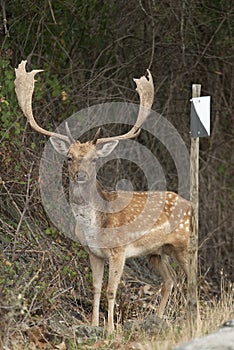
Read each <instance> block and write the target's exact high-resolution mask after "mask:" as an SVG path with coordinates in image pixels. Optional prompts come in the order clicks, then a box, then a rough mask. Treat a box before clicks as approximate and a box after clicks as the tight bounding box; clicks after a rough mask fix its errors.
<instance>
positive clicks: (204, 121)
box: [190, 96, 210, 137]
mask: <svg viewBox="0 0 234 350" xmlns="http://www.w3.org/2000/svg"><path fill="white" fill-rule="evenodd" d="M190 134H191V137H207V136H210V96H202V97H194V98H192V99H191V123H190Z"/></svg>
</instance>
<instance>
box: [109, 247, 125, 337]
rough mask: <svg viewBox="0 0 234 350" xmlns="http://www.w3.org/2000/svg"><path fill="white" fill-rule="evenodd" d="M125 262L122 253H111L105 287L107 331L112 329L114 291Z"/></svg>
mask: <svg viewBox="0 0 234 350" xmlns="http://www.w3.org/2000/svg"><path fill="white" fill-rule="evenodd" d="M124 263H125V257H124V253H118V254H116V255H112V256H111V257H110V259H109V280H108V287H107V300H108V333H112V332H113V331H114V304H115V297H116V291H117V288H118V284H119V281H120V278H121V276H122V273H123V268H124Z"/></svg>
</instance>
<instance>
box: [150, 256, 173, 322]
mask: <svg viewBox="0 0 234 350" xmlns="http://www.w3.org/2000/svg"><path fill="white" fill-rule="evenodd" d="M149 266H150V267H152V268H154V269H155V270H156V271H158V272H159V274H160V275H161V277H162V279H163V286H162V292H161V296H162V297H161V302H160V304H159V307H158V316H159V317H162V316H163V313H164V310H165V307H166V305H167V302H168V299H169V297H170V294H171V291H172V288H173V278H172V273H171V272H170V268H169V266H168V261H167V257H166V256H165V255H158V254H157V255H151V256H149Z"/></svg>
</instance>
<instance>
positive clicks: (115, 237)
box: [15, 61, 191, 333]
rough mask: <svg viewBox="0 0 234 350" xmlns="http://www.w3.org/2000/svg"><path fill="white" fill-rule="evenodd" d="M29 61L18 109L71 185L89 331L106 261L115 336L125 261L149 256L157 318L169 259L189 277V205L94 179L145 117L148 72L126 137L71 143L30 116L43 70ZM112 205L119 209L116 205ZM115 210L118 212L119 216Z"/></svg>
mask: <svg viewBox="0 0 234 350" xmlns="http://www.w3.org/2000/svg"><path fill="white" fill-rule="evenodd" d="M26 62H27V61H22V62H21V64H19V67H18V69H16V80H15V87H16V94H17V97H18V102H19V105H20V107H21V109H22V111H23V113H24V114H25V116H26V117H27V119H28V121H29V123H30V125H31V126H32V128H34V129H35V130H36V131H38V132H40V133H42V134H45V135H48V136H50V141H51V143H52V145H53V147H54V148H55V150H56V151H57V152H59V153H61V154H62V155H64V156H65V157H67V162H68V170H69V179H70V189H69V192H70V203H71V206H72V210H73V213H74V215H75V218H76V222H77V224H76V229H75V231H76V232H75V234H76V236H77V237H78V239H79V240H80V243H81V244H82V245H83V246H84V248H85V249H86V250H87V252H88V254H89V258H90V264H91V269H92V275H93V288H94V300H93V312H92V325H94V326H98V324H99V303H100V295H101V289H102V279H103V271H104V262H105V260H108V261H109V280H108V287H107V299H108V332H109V333H111V332H113V330H114V315H113V312H114V303H115V297H116V291H117V287H118V284H119V281H120V278H121V275H122V273H123V268H124V264H125V260H126V259H127V258H130V257H138V256H148V257H149V261H150V264H151V266H153V267H154V268H155V269H156V270H157V271H158V272H159V273H160V275H161V276H162V278H163V288H162V297H161V302H160V305H159V308H158V315H159V316H160V317H162V315H163V313H164V309H165V307H166V304H167V302H168V299H169V296H170V293H171V290H172V287H173V279H172V275H171V272H170V268H169V267H168V263H167V258H168V256H169V257H172V258H174V259H175V260H176V261H177V262H178V263H179V265H180V266H181V267H182V269H183V270H184V271H185V273H186V274H187V273H188V269H187V267H188V237H189V232H190V215H191V214H190V204H189V202H188V201H187V200H185V199H183V198H182V197H180V196H179V195H177V194H176V193H173V192H166V191H164V192H160V191H155V192H153V191H146V192H128V191H126V192H125V191H118V192H116V191H113V192H106V191H104V190H103V188H102V186H101V185H100V183H99V182H98V181H97V179H96V165H95V163H96V160H97V159H98V158H100V157H106V156H108V155H109V154H110V153H111V152H112V151H113V150H114V149H115V148H116V147H117V145H118V142H121V140H124V139H129V138H134V137H136V136H137V135H138V134H139V132H140V130H141V129H140V128H141V125H142V123H143V122H144V120H145V119H146V117H147V116H148V114H149V112H150V109H151V106H152V104H153V98H154V85H153V79H152V76H151V74H150V72H149V71H148V78H146V77H145V76H143V77H141V78H140V79H134V81H135V83H136V85H137V88H136V90H137V92H138V94H139V97H140V106H139V113H138V117H137V120H136V123H135V125H134V126H133V127H132V129H131V130H130V131H129V132H128V133H126V134H124V135H119V136H116V137H110V138H100V137H99V133H97V134H96V135H95V138H94V139H93V140H92V141H87V142H84V143H81V142H80V141H75V140H74V139H73V138H72V135H71V133H70V131H69V128H68V127H67V135H63V134H58V133H54V132H51V131H47V130H45V129H42V128H41V127H40V126H39V125H38V124H37V123H36V121H35V119H34V117H33V112H32V95H33V90H34V82H35V80H34V76H35V74H37V73H38V72H40V71H41V70H33V71H31V72H29V73H28V72H26V70H25V66H26ZM116 203H117V204H118V205H116ZM118 208H120V209H119V210H118Z"/></svg>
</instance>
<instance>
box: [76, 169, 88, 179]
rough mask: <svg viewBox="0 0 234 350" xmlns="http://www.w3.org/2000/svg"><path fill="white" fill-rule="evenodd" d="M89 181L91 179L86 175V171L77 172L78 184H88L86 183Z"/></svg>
mask: <svg viewBox="0 0 234 350" xmlns="http://www.w3.org/2000/svg"><path fill="white" fill-rule="evenodd" d="M88 179H89V176H88V174H87V173H86V171H84V170H80V171H78V172H77V174H76V180H77V181H78V182H86V181H88Z"/></svg>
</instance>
